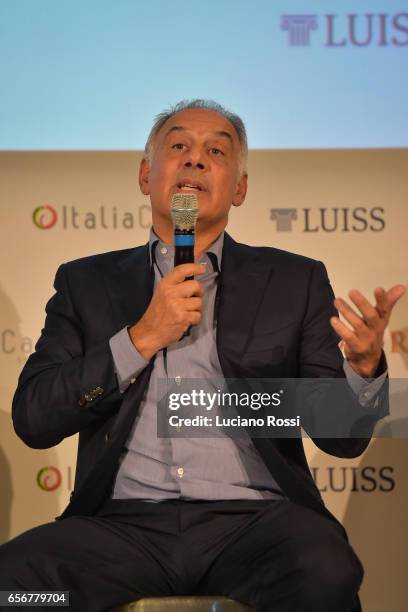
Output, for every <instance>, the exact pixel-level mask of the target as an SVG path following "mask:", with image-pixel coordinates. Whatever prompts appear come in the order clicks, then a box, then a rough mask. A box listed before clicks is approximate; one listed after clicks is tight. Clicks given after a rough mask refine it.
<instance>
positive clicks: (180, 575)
mask: <svg viewBox="0 0 408 612" xmlns="http://www.w3.org/2000/svg"><path fill="white" fill-rule="evenodd" d="M246 154H247V145H246V136H245V129H244V127H243V124H242V122H240V120H239V118H238V117H236V116H235V115H232V114H230V113H228V112H227V111H225V110H224V109H222V108H221V107H219V106H218V105H215V104H207V103H203V102H202V101H194V102H193V103H190V104H180V105H178V106H177V107H175V108H174V109H173V110H172V111H170V112H169V113H165V114H163V115H161V116H160V117H159V119H158V121H157V122H156V124H155V126H154V128H153V130H152V132H151V135H150V137H149V140H148V143H147V147H146V155H145V157H144V159H143V161H142V163H141V168H140V175H139V183H140V187H141V190H142V192H143V193H144V194H146V195H149V196H150V199H151V205H152V216H153V232H152V235H151V239H150V242H149V243H148V244H147V245H144V246H140V247H136V248H134V249H127V250H124V251H117V252H112V253H106V254H102V255H97V256H92V257H87V258H84V259H81V260H78V261H74V262H70V263H67V264H64V265H62V266H61V267H60V268H59V270H58V272H57V275H56V279H55V289H56V293H55V295H54V296H53V297H52V298H51V300H50V301H49V302H48V304H47V308H46V311H47V318H46V322H45V326H44V329H43V330H42V333H41V337H40V339H39V341H38V343H37V345H36V350H35V353H34V354H33V355H31V357H30V358H29V360H28V362H27V364H26V366H25V367H24V369H23V371H22V374H21V376H20V379H19V384H18V388H17V391H16V395H15V398H14V402H13V420H14V426H15V429H16V432H17V434H18V435H19V436H20V437H21V438H22V439H23V440H24V442H26V443H27V444H28V445H29V446H31V447H33V448H49V447H52V446H54V445H56V444H58V443H59V442H61V441H62V440H63V439H64V438H66V437H68V436H71V435H74V434H76V433H78V432H79V446H78V459H77V469H76V478H75V487H74V491H73V493H72V495H71V501H70V503H69V505H68V507H67V508H66V509H65V511H64V512H63V513H62V515H61V516H60V517H57V518H58V520H57V521H56V522H54V523H50V524H47V525H43V526H41V527H37V528H34V529H32V530H30V531H28V532H26V533H24V534H22V535H20V536H18V537H17V538H14V540H12V541H10V542H8V543H7V544H5V545H3V546H2V547H1V548H0V588H1V589H3V590H4V589H20V590H29V589H55V590H57V589H62V590H70V592H71V606H72V607H73V609H75V610H105V609H108V608H109V607H110V606H113V605H117V604H120V603H124V602H126V601H131V600H135V599H137V598H139V597H143V596H154V595H156V596H160V595H166V594H172V593H175V594H193V593H199V594H206V593H207V594H211V593H217V594H224V595H228V596H231V597H233V598H236V599H239V600H241V601H243V602H246V603H248V604H249V605H252V606H253V607H254V608H255V609H256V610H257V611H262V612H270V611H272V610H273V611H276V612H278V611H279V612H289V611H292V610H293V611H294V610H296V611H304V612H307V611H310V612H311V611H312V610H313V612H317V611H321V612H323V611H324V612H336V611H337V612H346V611H356V610H359V609H360V607H359V602H358V596H357V593H358V589H359V586H360V583H361V580H362V574H363V571H362V567H361V564H360V562H359V560H358V558H357V557H356V555H355V553H354V552H353V550H352V548H351V547H350V546H349V544H348V542H347V538H346V535H345V532H344V530H343V528H342V526H341V525H340V524H339V523H338V522H337V521H336V519H335V518H334V517H333V516H332V515H331V514H330V513H329V512H328V510H327V509H326V508H325V506H324V504H323V501H322V498H321V496H320V493H319V491H318V489H317V487H316V486H315V484H314V481H313V479H312V476H311V474H310V471H309V468H308V465H307V462H306V458H305V454H304V450H303V445H302V440H301V438H299V437H296V438H274V437H271V438H253V439H252V441H251V440H249V441H248V446H247V447H246V451H245V452H248V449H249V453H250V454H251V456H252V458H254V457H255V459H254V460H255V461H256V462H258V463H256V465H257V466H258V468H259V470H260V471H262V470H264V472H262V474H263V476H262V478H264V482H266V483H267V484H266V485H265V486H263V485H262V486H259V487H255V486H254V485H253V478H254V476H252V481H251V477H249V478H248V481H245V483H244V486H243V487H241V489H240V491H243V493H239V494H236V495H235V494H234V493H232V494H231V492H230V491H231V490H232V491H235V490H236V486H235V485H236V483H235V485H234V486H235V488H234V487H232V488H231V482H230V480H229V479H228V478H229V477H228V466H226V470H225V471H224V472H222V474H223V475H222V476H220V477H219V480H220V482H216V483H215V484H216V485H217V487H221V489H220V488H218V489H216V490H217V491H218V490H223V489H222V487H224V490H225V491H228V495H226V496H225V497H224V496H222V495H219V496H212V494H211V491H213V490H215V489H212V488H211V487H212V485H214V482H211V480H212V478H213V476H214V474H216V470H215V471H214V466H213V468H212V469H213V472H212V476H211V477H210V478H208V481H209V482H208V490H207V489H206V491H204V489H203V496H202V497H201V498H200V495H197V494H194V495H187V496H184V497H183V494H182V493H180V492H179V493H178V494H177V493H174V491H173V492H172V493H171V494H169V496H168V497H166V495H165V494H163V492H162V490H161V489H160V486H159V485H160V484H162V483H158V482H155V483H153V485H154V486H153V485H151V490H152V492H153V493H154V494H153V493H152V496H151V498H150V496H145V497H143V495H142V496H140V495H136V498H132V494H127V495H123V496H120V495H116V496H115V494H114V492H115V491H116V490H117V489H116V486H117V481H118V478H119V475H120V473H121V472H120V467H121V466H123V463H122V462H123V460H124V449H126V447H127V446H129V440H131V439H132V436H135V435H137V429H138V427H139V428H140V427H141V420H139V421H138V419H141V413H142V416H143V414H145V415H146V414H147V412H148V410H147V408H146V406H149V392H150V391H151V388H152V380H153V377H154V376H155V374H154V372H155V368H156V367H157V364H158V363H159V360H162V361H161V362H160V363H162V362H163V355H164V354H166V355H167V354H170V353H169V351H170V349H171V347H174V346H176V345H177V343H178V342H179V341H180V339H181V338H182V337H183V334H184V333H185V332H186V330H188V329H189V328H190V329H192V330H193V331H192V340H190V345H191V344H194V341H195V336H194V333H195V332H194V329H199V327H200V325H201V322H202V320H203V317H204V316H206V313H207V314H208V313H209V321H210V322H211V325H213V326H214V330H215V331H214V339H215V340H214V342H215V343H216V351H215V352H216V354H217V356H218V360H219V366H220V370H221V372H222V375H223V376H224V377H225V378H261V377H262V378H273V377H282V378H295V377H302V378H321V377H327V378H339V379H343V380H344V382H345V385H344V388H345V389H347V390H346V392H345V393H346V397H347V398H348V404H349V405H350V406H355V407H356V410H357V409H358V408H359V407H360V408H361V405H362V404H364V410H366V413H365V416H366V420H365V429H364V432H365V434H364V437H358V438H356V437H349V438H326V437H321V438H317V439H315V443H316V444H317V445H318V446H319V448H321V449H322V450H324V451H326V452H328V453H330V454H333V455H336V456H338V457H356V456H358V455H360V454H361V453H362V452H363V451H364V450H365V448H366V447H367V445H368V443H369V439H370V437H369V436H370V433H371V431H372V429H373V427H374V424H375V422H376V420H377V419H378V418H379V416H381V415H383V414H385V413H386V411H387V398H386V386H385V385H384V379H385V377H386V362H385V357H384V354H383V352H382V339H383V333H384V329H385V327H386V325H387V324H388V321H389V317H390V314H391V310H392V307H393V305H394V304H395V302H396V301H397V299H398V298H399V297H400V296H401V295H402V294H403V292H404V289H403V287H402V286H396V287H394V288H393V289H391V290H390V291H388V292H386V291H384V290H383V289H380V288H379V289H377V290H376V292H375V296H376V304H375V306H372V305H371V304H370V303H369V302H368V300H367V299H366V298H365V297H364V296H362V295H361V294H360V293H359V292H358V291H356V290H354V291H353V292H351V293H350V298H351V300H352V301H353V302H354V305H355V306H356V307H357V310H356V309H354V308H352V307H351V306H350V305H349V304H348V303H347V302H345V301H343V300H341V299H337V300H336V301H335V304H333V297H334V296H333V292H332V290H331V287H330V284H329V281H328V278H327V274H326V271H325V267H324V265H323V264H322V263H320V262H317V261H314V260H311V259H308V258H305V257H301V256H298V255H294V254H291V253H287V252H284V251H280V250H277V249H273V248H266V247H259V248H258V247H250V246H246V245H243V244H238V243H236V242H235V241H234V240H233V239H232V238H231V237H230V236H229V235H228V234H226V233H224V229H225V227H226V225H227V221H228V213H229V210H230V207H231V205H234V206H239V205H241V204H242V203H243V201H244V199H245V195H246V189H247V173H246V170H245V164H246ZM177 192H180V193H196V194H197V197H198V201H199V211H200V212H199V218H198V223H197V242H196V256H197V261H202V260H203V257H204V256H205V255H206V254H207V255H208V253H211V249H212V248H213V245H214V244H218V246H219V249H220V251H219V253H218V260H217V258H216V257H214V253H213V254H212V256H211V257H210V258H209V259H208V260H207V262H206V263H209V261H210V260H211V262H215V263H214V269H213V270H212V272H213V276H212V277H211V279H212V280H211V279H210V280H209V281H208V282H209V283H210V284H211V282H212V285H211V287H212V289H213V290H214V296H215V297H214V300H213V302H211V304H212V306H211V304H210V305H209V303H207V302H205V296H206V294H209V293H210V291H211V289H209V287H210V284H209V285H208V286H207V285H206V284H205V282H204V281H203V282H200V278H203V279H204V278H205V274H204V270H205V267H203V266H202V265H201V264H200V263H196V264H185V265H183V266H180V267H178V268H175V269H174V270H170V271H166V273H164V274H161V275H160V276H159V275H158V268H159V266H158V265H156V264H157V261H155V250H156V252H157V253H158V248H159V246H160V252H161V253H168V250H169V249H171V248H172V246H171V245H172V241H173V227H172V222H171V218H170V212H169V209H170V202H171V198H172V195H173V194H174V193H177ZM159 255H160V253H159ZM155 266H156V267H155ZM159 272H161V271H160V270H159ZM193 275H195V279H194V280H188V279H189V278H190V277H191V276H193ZM200 275H203V276H202V277H201V276H200ZM161 276H162V278H161ZM335 306H336V307H337V308H338V310H340V312H341V313H342V314H343V316H344V318H345V319H346V321H347V322H348V323H349V325H345V324H344V323H343V322H341V321H340V320H339V318H338V316H337V315H338V313H337V311H336V308H335ZM121 330H122V332H123V331H124V333H125V335H126V339H125V342H127V343H128V345H127V347H125V348H124V349H123V351H124V352H126V351H129V350H131V351H134V353H135V356H136V354H137V358H138V359H139V360H141V364H142V365H141V367H140V368H138V371H137V373H136V374H135V373H133V374H135V375H129V376H128V380H127V381H124V378H123V376H122V373H121V371H120V370H121V366H120V364H119V361H120V359H121V356H120V351H121V350H122V349H119V352H116V354H115V350H114V347H113V345H112V342H111V341H112V338H114V337H115V336H116V335H117V334H118V333H119V332H120V331H121ZM339 337H340V338H342V341H343V351H344V354H345V357H346V360H344V358H343V355H342V353H341V351H340V350H339V348H338V341H339ZM121 341H123V334H122V336H121ZM209 342H210V343H211V342H212V340H211V339H210V340H209ZM129 346H131V348H129ZM214 347H215V344H214ZM214 347H213V348H214ZM193 348H194V346H193ZM210 348H211V346H210ZM116 351H118V349H116ZM131 358H133V356H131ZM166 359H167V357H166ZM125 361H126V360H125ZM163 363H164V362H163ZM125 365H126V364H125ZM201 365H203V364H201ZM204 365H205V364H204ZM189 373H190V375H191V370H190V371H189ZM191 377H193V376H191ZM125 378H126V377H125ZM363 397H364V398H366V400H367V398H369V400H368V401H365V403H364V401H363V399H362V398H363ZM143 407H144V408H143ZM327 410H330V406H327ZM367 423H368V425H367ZM136 425H137V426H136ZM195 443H196V444H197V452H198V450H199V447H200V441H199V440H197V441H195ZM220 444H222V442H220ZM249 445H250V446H249ZM193 455H194V453H193ZM248 456H249V455H247V457H248ZM148 459H152V457H150V458H149V457H148ZM208 461H209V464H210V465H211V457H210V455H208ZM191 462H192V463H194V456H193V457H192V459H191ZM136 467H137V465H136ZM265 467H266V470H265ZM185 468H186V470H187V471H188V469H189V464H188V462H187V466H185ZM261 468H262V469H261ZM200 469H202V466H198V470H199V471H200ZM180 470H181V471H180ZM183 473H184V468H179V469H178V474H179V476H180V478H182V476H183ZM200 477H202V474H200ZM213 479H215V480H216V476H214V478H213ZM255 479H256V477H255ZM268 479H270V480H269V481H268ZM183 482H186V479H185V480H184V481H183ZM268 483H269V484H268ZM186 486H187V487H188V483H187V482H186ZM134 491H135V492H136V493H137V487H136V488H135V489H134ZM180 491H181V489H180ZM208 491H209V492H208ZM158 492H159V493H158ZM241 495H242V496H241ZM154 502H156V503H154Z"/></svg>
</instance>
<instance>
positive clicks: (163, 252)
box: [160, 247, 167, 255]
mask: <svg viewBox="0 0 408 612" xmlns="http://www.w3.org/2000/svg"><path fill="white" fill-rule="evenodd" d="M160 253H161V254H162V255H167V249H166V247H162V248H161V249H160Z"/></svg>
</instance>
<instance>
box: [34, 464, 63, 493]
mask: <svg viewBox="0 0 408 612" xmlns="http://www.w3.org/2000/svg"><path fill="white" fill-rule="evenodd" d="M61 482H62V476H61V472H60V471H59V469H58V468H56V467H55V466H53V465H50V466H47V467H43V468H41V470H40V471H39V472H38V474H37V484H38V486H39V487H40V489H42V490H43V491H55V489H58V487H59V486H60V484H61Z"/></svg>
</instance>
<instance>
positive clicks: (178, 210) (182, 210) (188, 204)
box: [170, 193, 198, 231]
mask: <svg viewBox="0 0 408 612" xmlns="http://www.w3.org/2000/svg"><path fill="white" fill-rule="evenodd" d="M170 213H171V218H172V220H173V225H174V228H175V229H176V230H186V231H191V230H194V228H195V224H196V221H197V217H198V198H197V196H196V194H195V193H175V194H174V195H173V197H172V199H171V209H170Z"/></svg>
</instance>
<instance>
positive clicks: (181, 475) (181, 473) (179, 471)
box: [177, 467, 184, 478]
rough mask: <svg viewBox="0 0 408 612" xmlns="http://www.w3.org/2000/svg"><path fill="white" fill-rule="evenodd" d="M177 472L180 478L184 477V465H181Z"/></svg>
mask: <svg viewBox="0 0 408 612" xmlns="http://www.w3.org/2000/svg"><path fill="white" fill-rule="evenodd" d="M177 474H178V475H179V476H180V478H183V474H184V470H183V468H182V467H179V468H178V469H177Z"/></svg>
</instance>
